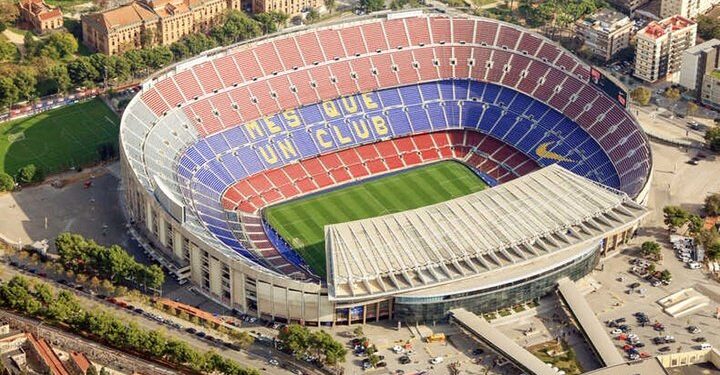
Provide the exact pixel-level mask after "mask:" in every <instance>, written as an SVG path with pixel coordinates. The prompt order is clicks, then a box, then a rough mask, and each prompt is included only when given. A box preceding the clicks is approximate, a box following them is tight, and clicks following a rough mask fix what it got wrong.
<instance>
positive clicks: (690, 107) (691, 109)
mask: <svg viewBox="0 0 720 375" xmlns="http://www.w3.org/2000/svg"><path fill="white" fill-rule="evenodd" d="M698 108H700V107H698V105H697V104H695V102H688V103H687V108H685V115H686V116H692V115H694V114H695V112H697V110H698Z"/></svg>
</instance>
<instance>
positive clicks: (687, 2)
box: [660, 0, 720, 18]
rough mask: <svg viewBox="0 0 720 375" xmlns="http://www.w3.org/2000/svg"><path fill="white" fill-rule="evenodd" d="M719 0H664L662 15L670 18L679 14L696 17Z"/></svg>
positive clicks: (661, 9) (661, 8)
mask: <svg viewBox="0 0 720 375" xmlns="http://www.w3.org/2000/svg"><path fill="white" fill-rule="evenodd" d="M719 2H720V1H718V0H662V3H661V5H660V17H662V18H668V17H671V16H674V15H676V14H677V15H681V16H683V17H686V18H695V17H696V16H697V15H700V14H703V13H705V12H707V11H708V10H709V9H710V8H712V7H713V5H715V4H718V3H719Z"/></svg>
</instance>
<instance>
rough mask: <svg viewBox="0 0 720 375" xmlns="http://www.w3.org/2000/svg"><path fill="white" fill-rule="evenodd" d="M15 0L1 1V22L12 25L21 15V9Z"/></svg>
mask: <svg viewBox="0 0 720 375" xmlns="http://www.w3.org/2000/svg"><path fill="white" fill-rule="evenodd" d="M16 4H17V3H15V2H13V1H0V23H3V24H6V25H12V24H14V23H15V21H17V19H18V17H19V16H20V9H18V6H17V5H16Z"/></svg>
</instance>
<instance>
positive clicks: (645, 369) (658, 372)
mask: <svg viewBox="0 0 720 375" xmlns="http://www.w3.org/2000/svg"><path fill="white" fill-rule="evenodd" d="M645 374H653V375H663V374H668V372H667V370H665V368H664V367H663V366H662V364H660V362H659V361H658V360H657V358H651V359H647V360H640V361H633V362H625V363H622V364H619V365H615V366H609V367H603V368H601V369H597V370H594V371H590V372H586V373H585V375H645Z"/></svg>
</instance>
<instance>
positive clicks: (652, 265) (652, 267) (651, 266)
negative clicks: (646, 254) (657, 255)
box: [647, 263, 657, 275]
mask: <svg viewBox="0 0 720 375" xmlns="http://www.w3.org/2000/svg"><path fill="white" fill-rule="evenodd" d="M656 267H657V266H656V265H655V263H650V264H648V266H647V272H648V273H649V274H651V275H652V274H654V273H655V268H656Z"/></svg>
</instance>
